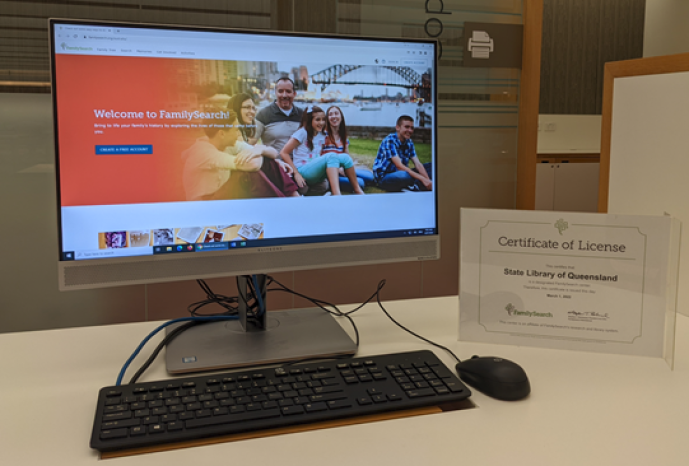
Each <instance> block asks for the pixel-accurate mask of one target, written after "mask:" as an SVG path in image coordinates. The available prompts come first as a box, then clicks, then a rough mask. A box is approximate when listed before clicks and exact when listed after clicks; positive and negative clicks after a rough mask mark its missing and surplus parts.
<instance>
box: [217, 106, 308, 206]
mask: <svg viewBox="0 0 689 466" xmlns="http://www.w3.org/2000/svg"><path fill="white" fill-rule="evenodd" d="M227 107H228V108H229V109H231V110H233V111H234V112H235V113H236V114H237V121H238V123H239V132H240V134H241V136H240V137H239V138H238V139H237V142H236V143H235V144H234V145H233V146H231V147H229V148H228V149H226V152H228V153H230V154H232V155H236V156H237V159H238V160H244V159H248V160H251V159H252V158H257V157H263V163H262V165H261V172H262V173H263V174H265V176H266V177H267V178H268V180H270V182H271V183H273V184H274V185H275V186H276V187H277V188H278V190H280V191H281V192H282V193H283V194H284V195H285V196H287V197H292V196H299V193H298V192H297V186H296V184H295V182H294V180H293V179H292V178H291V175H292V167H290V166H289V165H287V164H286V163H284V162H283V161H282V160H279V159H278V158H277V156H278V153H277V151H276V150H275V149H273V148H272V147H269V146H266V145H263V144H257V142H258V141H256V139H255V137H254V136H255V134H256V122H255V121H254V118H255V117H256V104H254V101H253V99H252V98H251V96H250V95H248V94H243V93H240V94H235V95H234V96H232V98H231V99H230V101H229V102H228V103H227Z"/></svg>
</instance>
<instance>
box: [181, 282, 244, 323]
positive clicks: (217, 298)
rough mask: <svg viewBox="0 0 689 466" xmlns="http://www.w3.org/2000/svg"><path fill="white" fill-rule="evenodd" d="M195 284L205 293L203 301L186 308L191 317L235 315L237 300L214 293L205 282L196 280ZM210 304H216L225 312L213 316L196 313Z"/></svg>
mask: <svg viewBox="0 0 689 466" xmlns="http://www.w3.org/2000/svg"><path fill="white" fill-rule="evenodd" d="M196 283H198V285H199V286H200V287H201V289H202V290H203V291H204V292H205V293H206V299H205V300H203V301H198V302H195V303H192V304H190V305H189V306H188V307H187V310H188V311H189V313H190V314H191V315H192V316H194V317H212V316H219V315H236V314H237V303H238V302H239V301H238V299H237V298H235V297H229V296H225V295H221V294H216V293H214V292H213V290H211V288H210V286H209V285H208V284H207V283H206V282H205V280H196ZM210 304H217V305H219V306H222V307H224V308H225V309H226V310H225V311H224V312H216V313H213V314H200V313H199V312H198V310H199V309H201V308H202V307H204V306H208V305H210Z"/></svg>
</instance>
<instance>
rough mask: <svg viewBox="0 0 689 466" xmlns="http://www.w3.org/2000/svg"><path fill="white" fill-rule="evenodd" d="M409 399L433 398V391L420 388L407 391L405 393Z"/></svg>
mask: <svg viewBox="0 0 689 466" xmlns="http://www.w3.org/2000/svg"><path fill="white" fill-rule="evenodd" d="M407 395H408V396H409V398H420V397H424V396H434V395H435V390H433V389H432V388H420V389H418V390H409V391H408V392H407Z"/></svg>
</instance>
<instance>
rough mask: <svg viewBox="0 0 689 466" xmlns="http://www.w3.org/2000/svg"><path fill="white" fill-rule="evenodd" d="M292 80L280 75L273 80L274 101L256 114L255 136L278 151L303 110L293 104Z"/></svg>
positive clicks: (290, 133)
mask: <svg viewBox="0 0 689 466" xmlns="http://www.w3.org/2000/svg"><path fill="white" fill-rule="evenodd" d="M295 95H296V92H295V91H294V82H293V81H292V80H291V79H290V78H287V77H282V78H280V79H278V80H277V81H276V82H275V97H276V98H275V102H273V103H272V104H270V105H269V106H268V107H266V108H264V109H263V110H261V111H260V112H258V115H256V138H257V139H261V140H262V141H263V144H265V145H266V146H270V147H272V148H274V149H275V150H276V151H278V154H279V153H280V151H281V150H282V148H283V147H284V145H285V144H287V141H289V138H290V137H291V136H292V135H293V134H294V133H295V131H297V129H298V128H299V124H300V123H301V116H302V114H303V110H302V109H300V108H298V107H295V106H294V97H295Z"/></svg>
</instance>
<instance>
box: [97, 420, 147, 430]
mask: <svg viewBox="0 0 689 466" xmlns="http://www.w3.org/2000/svg"><path fill="white" fill-rule="evenodd" d="M139 424H141V419H125V420H123V421H108V422H104V423H103V424H101V430H114V429H120V428H122V427H132V426H138V425H139Z"/></svg>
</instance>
